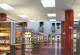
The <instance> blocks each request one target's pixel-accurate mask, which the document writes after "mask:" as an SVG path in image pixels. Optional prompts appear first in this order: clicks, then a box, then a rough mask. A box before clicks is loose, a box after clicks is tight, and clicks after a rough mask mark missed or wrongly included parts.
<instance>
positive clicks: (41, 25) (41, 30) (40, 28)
mask: <svg viewBox="0 0 80 55" xmlns="http://www.w3.org/2000/svg"><path fill="white" fill-rule="evenodd" d="M39 31H40V32H43V22H40V26H39Z"/></svg>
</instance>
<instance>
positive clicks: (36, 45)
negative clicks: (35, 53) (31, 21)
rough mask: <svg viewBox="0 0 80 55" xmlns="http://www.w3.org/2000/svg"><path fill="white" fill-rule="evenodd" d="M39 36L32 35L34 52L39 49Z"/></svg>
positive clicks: (36, 34)
mask: <svg viewBox="0 0 80 55" xmlns="http://www.w3.org/2000/svg"><path fill="white" fill-rule="evenodd" d="M38 38H39V34H38V33H34V50H38V49H39V48H40V43H39V39H38Z"/></svg>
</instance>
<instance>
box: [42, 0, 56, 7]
mask: <svg viewBox="0 0 80 55" xmlns="http://www.w3.org/2000/svg"><path fill="white" fill-rule="evenodd" d="M41 3H42V5H43V7H55V0H41Z"/></svg>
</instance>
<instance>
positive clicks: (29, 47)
mask: <svg viewBox="0 0 80 55" xmlns="http://www.w3.org/2000/svg"><path fill="white" fill-rule="evenodd" d="M25 51H28V52H33V51H34V46H33V33H32V30H26V31H25Z"/></svg>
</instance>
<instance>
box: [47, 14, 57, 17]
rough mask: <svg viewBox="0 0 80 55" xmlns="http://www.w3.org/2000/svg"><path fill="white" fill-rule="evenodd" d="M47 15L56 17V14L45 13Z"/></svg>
mask: <svg viewBox="0 0 80 55" xmlns="http://www.w3.org/2000/svg"><path fill="white" fill-rule="evenodd" d="M47 16H48V17H56V14H54V13H53V14H47Z"/></svg>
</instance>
